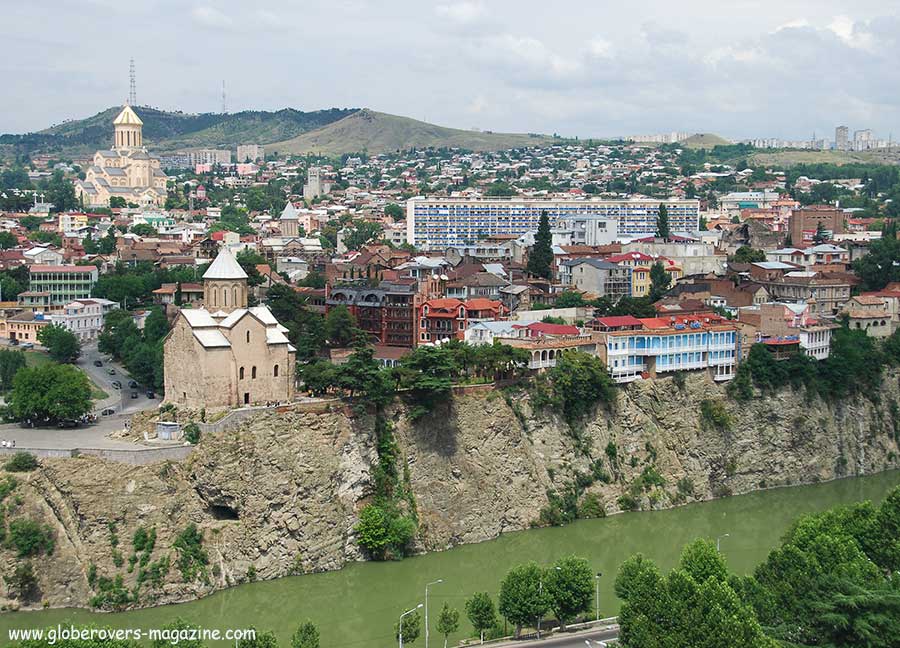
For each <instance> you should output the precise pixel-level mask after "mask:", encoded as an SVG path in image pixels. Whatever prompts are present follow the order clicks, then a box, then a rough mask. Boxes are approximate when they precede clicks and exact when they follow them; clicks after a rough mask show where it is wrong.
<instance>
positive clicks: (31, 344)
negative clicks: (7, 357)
mask: <svg viewBox="0 0 900 648" xmlns="http://www.w3.org/2000/svg"><path fill="white" fill-rule="evenodd" d="M22 348H23V349H33V348H34V344H33V343H31V342H26V343H25V344H23V345H22Z"/></svg>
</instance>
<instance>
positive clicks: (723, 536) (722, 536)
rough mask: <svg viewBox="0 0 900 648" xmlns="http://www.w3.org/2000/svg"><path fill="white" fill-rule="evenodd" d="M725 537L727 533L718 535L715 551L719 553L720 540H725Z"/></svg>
mask: <svg viewBox="0 0 900 648" xmlns="http://www.w3.org/2000/svg"><path fill="white" fill-rule="evenodd" d="M727 537H728V534H727V533H723V534H722V535H720V536H719V537H718V538H716V551H721V549H720V547H721V540H722V538H727Z"/></svg>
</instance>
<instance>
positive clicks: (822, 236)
mask: <svg viewBox="0 0 900 648" xmlns="http://www.w3.org/2000/svg"><path fill="white" fill-rule="evenodd" d="M827 240H828V232H827V231H825V225H823V224H822V221H819V222H818V223H816V233H815V234H813V242H814V243H824V242H825V241H827Z"/></svg>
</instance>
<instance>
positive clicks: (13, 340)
mask: <svg viewBox="0 0 900 648" xmlns="http://www.w3.org/2000/svg"><path fill="white" fill-rule="evenodd" d="M18 344H19V341H18V340H17V339H16V338H13V339H12V340H10V341H9V346H18Z"/></svg>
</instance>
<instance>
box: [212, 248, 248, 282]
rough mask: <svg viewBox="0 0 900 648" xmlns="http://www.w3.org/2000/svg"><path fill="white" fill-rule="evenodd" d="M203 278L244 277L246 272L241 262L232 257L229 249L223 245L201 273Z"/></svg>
mask: <svg viewBox="0 0 900 648" xmlns="http://www.w3.org/2000/svg"><path fill="white" fill-rule="evenodd" d="M203 278H204V279H206V280H209V279H212V280H216V279H246V278H247V273H246V272H244V269H243V268H242V267H241V264H240V263H238V262H237V259H235V258H234V255H233V254H232V253H231V250H230V249H228V247H223V248H222V249H221V250H220V251H219V254H218V255H217V256H216V258H215V260H214V261H213V262H212V263H210V264H209V267H208V268H207V269H206V272H204V273H203Z"/></svg>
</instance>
